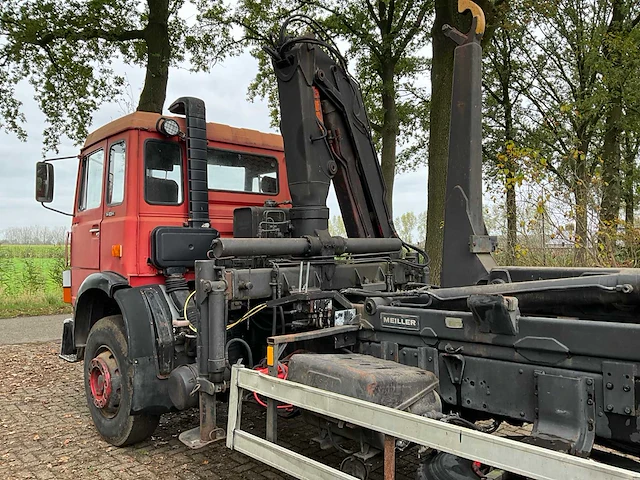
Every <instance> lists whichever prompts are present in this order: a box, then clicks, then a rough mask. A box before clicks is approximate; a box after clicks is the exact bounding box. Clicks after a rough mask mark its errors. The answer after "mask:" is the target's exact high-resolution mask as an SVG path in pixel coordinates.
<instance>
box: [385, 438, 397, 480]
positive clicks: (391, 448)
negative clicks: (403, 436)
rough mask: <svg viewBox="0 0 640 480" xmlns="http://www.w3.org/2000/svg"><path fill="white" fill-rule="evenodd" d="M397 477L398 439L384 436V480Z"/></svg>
mask: <svg viewBox="0 0 640 480" xmlns="http://www.w3.org/2000/svg"><path fill="white" fill-rule="evenodd" d="M395 478H396V439H395V438H394V437H391V436H389V435H385V436H384V480H395Z"/></svg>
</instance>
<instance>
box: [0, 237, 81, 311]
mask: <svg viewBox="0 0 640 480" xmlns="http://www.w3.org/2000/svg"><path fill="white" fill-rule="evenodd" d="M65 268H66V262H65V258H64V248H63V247H62V246H55V245H0V318H4V317H11V316H15V315H41V314H50V313H61V312H68V311H70V305H68V304H65V303H63V302H62V288H61V287H62V271H63V270H65Z"/></svg>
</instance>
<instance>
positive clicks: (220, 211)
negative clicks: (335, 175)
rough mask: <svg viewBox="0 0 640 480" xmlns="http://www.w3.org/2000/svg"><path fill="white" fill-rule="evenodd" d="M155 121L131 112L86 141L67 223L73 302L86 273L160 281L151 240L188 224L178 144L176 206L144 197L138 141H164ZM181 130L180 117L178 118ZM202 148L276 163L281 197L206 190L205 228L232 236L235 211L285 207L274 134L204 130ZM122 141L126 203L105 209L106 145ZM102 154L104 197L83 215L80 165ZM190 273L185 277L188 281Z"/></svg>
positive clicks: (140, 281)
mask: <svg viewBox="0 0 640 480" xmlns="http://www.w3.org/2000/svg"><path fill="white" fill-rule="evenodd" d="M159 117H160V115H157V114H150V113H142V112H136V113H134V114H131V115H127V116H125V117H123V118H121V119H118V120H115V121H113V122H111V123H109V124H107V125H105V126H104V127H101V128H100V129H98V130H97V131H96V132H93V133H92V134H90V135H89V137H88V138H87V141H86V143H85V147H84V148H83V150H82V151H81V160H80V169H79V172H78V181H77V186H76V197H75V203H74V217H73V220H72V225H71V241H70V242H71V255H70V265H71V293H72V298H73V302H74V303H75V301H76V298H77V293H78V288H79V287H80V285H81V284H82V282H83V281H84V279H85V278H86V277H87V276H89V275H90V274H91V273H94V272H99V271H112V272H116V273H119V274H121V275H123V276H124V277H125V278H127V279H128V280H129V283H130V284H131V285H132V286H140V285H148V284H157V283H164V277H163V276H162V275H159V272H158V271H157V270H156V269H155V268H154V267H152V266H151V265H149V264H148V262H147V259H148V258H149V256H150V247H151V242H150V234H151V232H152V231H153V229H154V228H156V227H158V226H181V225H184V223H185V222H186V221H187V219H188V194H187V191H188V190H187V189H188V176H187V159H186V148H185V143H184V141H181V140H179V139H178V138H177V137H174V139H171V140H173V141H176V142H178V143H180V145H181V148H182V154H183V166H182V169H183V186H182V191H183V197H184V201H183V202H182V204H181V205H150V204H148V203H147V202H146V201H145V198H144V142H145V140H147V139H150V138H155V139H160V140H167V138H166V137H165V136H164V135H162V134H160V133H158V132H156V131H155V124H156V122H157V119H158V118H159ZM176 120H177V121H178V123H179V124H180V126H181V130H182V131H184V130H185V125H184V119H182V118H176ZM207 137H208V146H209V147H211V148H219V149H224V150H232V151H237V152H245V153H256V154H262V155H268V156H272V157H274V158H276V160H277V162H278V170H279V172H278V173H279V174H278V183H279V192H280V193H278V194H277V195H274V194H261V193H244V192H226V191H213V190H210V191H209V215H210V218H211V226H212V227H213V228H216V229H217V230H219V231H220V234H221V235H222V236H223V237H231V236H233V211H234V209H236V208H238V207H246V206H252V205H255V206H260V205H263V204H264V202H265V200H267V199H274V200H276V201H278V202H283V201H285V200H289V199H290V195H289V187H288V183H287V172H286V168H285V164H284V152H283V148H282V140H281V138H280V136H279V135H273V134H264V133H260V132H256V131H253V130H245V129H237V128H233V127H229V126H226V125H219V124H207ZM118 142H125V145H126V154H125V155H126V160H125V163H126V168H125V192H124V201H123V202H122V203H121V204H119V205H114V206H108V205H106V198H107V192H106V178H107V175H108V173H109V150H110V148H111V146H112V145H114V144H116V143H118ZM100 149H102V151H103V152H104V158H103V172H102V192H101V202H100V206H99V207H96V208H92V209H86V210H84V211H81V210H80V209H79V208H78V206H79V201H80V196H81V194H82V192H81V187H80V185H81V180H82V176H83V173H84V171H83V168H82V165H83V161H84V158H86V157H87V156H88V155H90V154H92V153H93V152H96V151H98V150H100ZM113 245H122V256H121V257H116V256H113V255H112V246H113ZM190 277H191V278H192V274H191V273H189V274H187V278H190Z"/></svg>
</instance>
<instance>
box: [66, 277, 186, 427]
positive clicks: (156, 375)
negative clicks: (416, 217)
mask: <svg viewBox="0 0 640 480" xmlns="http://www.w3.org/2000/svg"><path fill="white" fill-rule="evenodd" d="M114 314H122V320H123V323H124V328H125V336H126V338H127V345H128V360H129V361H130V362H131V364H132V365H133V401H132V404H131V413H141V412H148V413H154V414H158V413H164V412H167V411H169V410H171V409H172V407H173V404H172V402H171V399H170V398H169V394H168V390H167V387H168V382H167V381H165V380H164V379H165V378H167V377H168V375H169V373H170V372H171V370H172V369H173V348H174V346H173V325H172V322H173V319H172V315H171V310H170V308H169V305H168V303H167V300H166V296H165V294H164V292H163V291H162V289H161V288H160V286H159V285H146V286H143V287H134V288H132V287H130V285H129V283H128V281H127V279H126V278H124V277H122V276H121V275H119V274H117V273H114V272H100V273H94V274H91V275H90V276H88V277H87V278H86V279H85V281H84V282H83V283H82V285H81V286H80V289H79V290H78V299H77V300H76V308H75V314H74V329H73V331H74V343H75V345H76V348H78V347H83V346H84V345H85V344H86V340H87V337H88V335H89V330H90V329H91V326H92V325H93V324H94V323H95V322H97V321H98V320H99V319H100V318H103V317H105V316H108V315H114Z"/></svg>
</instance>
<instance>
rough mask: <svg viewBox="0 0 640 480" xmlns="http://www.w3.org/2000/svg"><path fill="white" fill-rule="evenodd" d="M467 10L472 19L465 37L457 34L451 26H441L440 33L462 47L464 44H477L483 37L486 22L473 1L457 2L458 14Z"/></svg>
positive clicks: (463, 0) (460, 0)
mask: <svg viewBox="0 0 640 480" xmlns="http://www.w3.org/2000/svg"><path fill="white" fill-rule="evenodd" d="M467 10H470V11H471V15H472V16H473V19H472V20H471V30H469V33H467V34H466V35H465V34H464V33H461V32H459V31H458V30H456V29H455V28H453V27H452V26H451V25H443V26H442V32H443V33H444V34H445V35H446V36H447V37H449V38H450V39H452V40H453V41H454V42H456V43H457V44H458V45H464V44H465V43H469V42H473V41H476V42H479V41H480V39H481V38H482V36H483V35H484V31H485V28H486V23H487V22H486V19H485V16H484V12H483V11H482V8H480V5H478V4H477V3H475V2H474V1H473V0H458V13H464V12H466V11H467Z"/></svg>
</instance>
